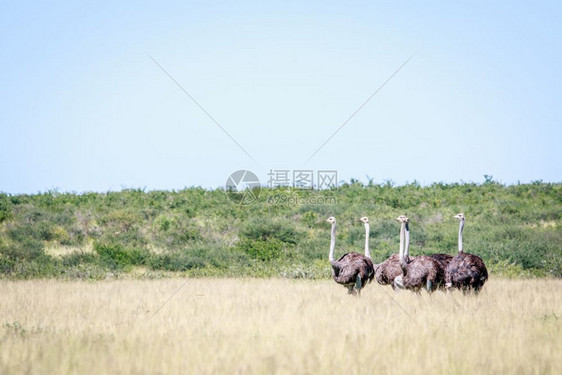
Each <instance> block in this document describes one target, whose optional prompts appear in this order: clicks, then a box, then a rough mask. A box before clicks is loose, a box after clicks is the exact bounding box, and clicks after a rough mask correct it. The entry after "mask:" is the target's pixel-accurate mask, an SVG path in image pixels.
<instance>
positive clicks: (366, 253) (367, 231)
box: [365, 223, 371, 258]
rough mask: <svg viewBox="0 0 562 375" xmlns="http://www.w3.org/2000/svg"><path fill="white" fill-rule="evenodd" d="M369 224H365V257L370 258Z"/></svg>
mask: <svg viewBox="0 0 562 375" xmlns="http://www.w3.org/2000/svg"><path fill="white" fill-rule="evenodd" d="M369 229H370V227H369V223H365V256H366V257H367V258H371V251H370V250H369V231H370V230H369Z"/></svg>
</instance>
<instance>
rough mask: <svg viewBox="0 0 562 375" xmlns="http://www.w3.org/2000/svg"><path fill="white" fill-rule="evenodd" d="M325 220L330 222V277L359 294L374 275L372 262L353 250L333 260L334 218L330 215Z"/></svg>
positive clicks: (334, 243)
mask: <svg viewBox="0 0 562 375" xmlns="http://www.w3.org/2000/svg"><path fill="white" fill-rule="evenodd" d="M326 221H327V222H328V223H330V224H332V234H331V237H330V255H329V259H330V264H331V265H332V277H333V278H334V281H335V282H336V283H338V284H341V285H343V286H345V287H346V288H347V290H348V293H349V294H353V295H361V289H363V287H364V286H365V285H366V284H367V283H369V282H371V281H372V280H373V277H374V275H375V272H374V269H373V262H372V261H371V259H370V258H368V257H366V256H364V255H361V254H358V253H355V252H351V253H347V254H344V255H342V257H341V258H340V259H338V260H334V249H335V247H336V218H334V217H333V216H330V217H329V218H328V220H326Z"/></svg>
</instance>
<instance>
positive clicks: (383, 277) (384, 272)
mask: <svg viewBox="0 0 562 375" xmlns="http://www.w3.org/2000/svg"><path fill="white" fill-rule="evenodd" d="M359 220H360V221H361V222H362V223H363V224H365V256H366V257H369V258H371V252H370V251H369V230H370V226H369V218H368V217H366V216H364V217H362V218H361V219H359ZM373 267H374V269H375V280H377V283H379V284H380V285H390V286H391V287H392V289H395V288H394V279H395V278H396V277H397V276H399V275H401V274H402V269H401V268H400V258H399V257H398V254H393V255H391V256H390V257H389V258H388V259H387V260H385V261H384V262H382V263H378V264H374V265H373Z"/></svg>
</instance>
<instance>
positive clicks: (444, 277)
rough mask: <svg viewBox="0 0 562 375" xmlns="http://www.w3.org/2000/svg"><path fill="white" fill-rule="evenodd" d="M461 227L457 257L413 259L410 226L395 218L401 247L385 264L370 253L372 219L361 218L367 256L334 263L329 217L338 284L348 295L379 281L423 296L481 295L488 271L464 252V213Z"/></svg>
mask: <svg viewBox="0 0 562 375" xmlns="http://www.w3.org/2000/svg"><path fill="white" fill-rule="evenodd" d="M454 218H455V219H458V220H459V221H460V224H459V250H458V254H457V255H456V256H454V257H453V256H452V255H449V254H432V255H419V256H416V257H413V256H412V257H411V256H410V252H409V247H410V227H409V222H410V219H408V218H407V217H406V216H404V215H401V216H399V217H397V218H396V220H397V221H398V222H399V223H400V248H399V251H398V254H393V255H392V256H391V257H389V258H388V259H387V260H385V261H384V262H382V263H378V264H374V263H373V261H372V260H371V252H370V250H369V230H370V227H369V219H368V218H367V217H362V218H361V219H359V220H360V221H361V222H363V224H364V225H365V255H362V254H359V253H356V252H351V253H347V254H344V255H342V256H341V258H339V259H338V260H334V250H335V247H336V219H335V218H334V217H329V218H328V220H327V222H328V223H330V224H331V225H332V233H331V238H330V255H329V259H330V264H331V265H332V277H333V278H334V280H335V282H337V283H338V284H341V285H343V286H344V287H346V288H347V290H348V292H349V294H353V295H360V294H361V289H363V288H364V287H365V285H367V284H368V283H370V282H371V281H372V280H373V279H376V281H377V283H379V284H381V285H390V286H391V287H392V289H394V290H395V291H397V290H400V289H409V290H411V291H414V292H416V293H420V291H421V290H422V289H424V288H425V289H426V290H427V292H428V293H432V292H433V291H435V290H438V289H439V290H449V289H451V288H457V289H460V290H462V291H463V292H464V293H467V292H471V291H472V292H474V293H478V292H479V291H480V289H481V288H482V286H483V285H484V283H485V282H486V280H487V279H488V270H487V269H486V265H485V264H484V262H483V261H482V259H481V258H480V257H479V256H476V255H473V254H468V253H465V252H464V250H463V247H462V231H463V228H464V221H465V217H464V214H463V213H460V214H458V215H455V216H454Z"/></svg>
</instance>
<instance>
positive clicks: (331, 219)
mask: <svg viewBox="0 0 562 375" xmlns="http://www.w3.org/2000/svg"><path fill="white" fill-rule="evenodd" d="M326 221H327V222H328V223H330V224H335V223H336V218H335V217H333V216H330V217H329V218H328V220H326Z"/></svg>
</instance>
